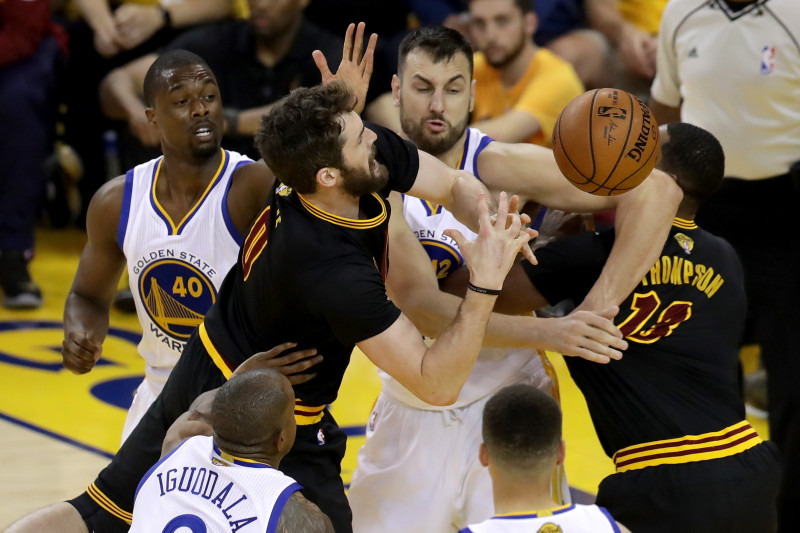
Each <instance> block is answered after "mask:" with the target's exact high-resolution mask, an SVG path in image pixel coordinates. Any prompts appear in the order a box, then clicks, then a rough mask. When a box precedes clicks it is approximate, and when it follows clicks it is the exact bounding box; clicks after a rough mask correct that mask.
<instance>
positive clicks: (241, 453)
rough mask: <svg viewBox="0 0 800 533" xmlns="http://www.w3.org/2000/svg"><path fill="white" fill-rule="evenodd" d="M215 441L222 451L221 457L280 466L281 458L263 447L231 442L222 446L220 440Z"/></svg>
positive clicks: (275, 466)
mask: <svg viewBox="0 0 800 533" xmlns="http://www.w3.org/2000/svg"><path fill="white" fill-rule="evenodd" d="M214 442H215V443H216V444H217V447H218V448H219V451H220V452H221V453H220V457H222V458H223V459H225V460H226V461H230V462H234V461H236V460H238V461H245V462H250V461H253V462H256V463H261V464H265V465H269V466H271V467H272V468H278V464H279V463H280V459H278V458H277V457H273V456H271V455H268V454H266V453H264V450H263V449H257V448H255V447H250V446H237V445H233V444H231V443H227V444H225V445H224V447H223V446H220V442H219V441H218V439H217V438H215V439H214Z"/></svg>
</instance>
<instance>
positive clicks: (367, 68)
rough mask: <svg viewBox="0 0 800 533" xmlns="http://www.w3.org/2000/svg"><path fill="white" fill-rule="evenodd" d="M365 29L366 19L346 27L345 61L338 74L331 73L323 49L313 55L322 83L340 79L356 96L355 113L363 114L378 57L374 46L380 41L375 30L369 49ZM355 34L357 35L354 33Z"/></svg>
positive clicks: (343, 49) (342, 62)
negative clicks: (375, 59) (365, 40)
mask: <svg viewBox="0 0 800 533" xmlns="http://www.w3.org/2000/svg"><path fill="white" fill-rule="evenodd" d="M364 28H365V24H364V23H363V22H359V23H358V27H357V28H356V25H355V24H350V25H349V26H347V32H346V33H345V35H344V46H343V48H342V61H341V63H339V68H338V69H337V70H336V73H335V74H334V73H332V72H331V69H330V68H329V67H328V60H327V59H325V54H323V53H322V52H321V51H320V50H314V51H313V52H312V53H311V55H312V57H313V58H314V63H316V65H317V68H318V69H319V72H320V74H321V75H322V84H323V85H324V84H326V83H330V82H332V81H341V82H343V83H345V84H346V85H347V86H348V87H350V89H351V90H352V91H353V94H355V96H356V106H355V112H356V113H360V112H361V111H362V110H363V109H364V103H365V101H366V99H367V90H368V89H369V79H370V78H371V77H372V64H373V60H374V56H375V45H376V44H377V42H378V34H376V33H373V34H372V35H370V37H369V42H368V43H367V48H366V49H364ZM353 33H355V37H354V36H353Z"/></svg>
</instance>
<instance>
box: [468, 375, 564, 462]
mask: <svg viewBox="0 0 800 533" xmlns="http://www.w3.org/2000/svg"><path fill="white" fill-rule="evenodd" d="M483 442H484V445H485V446H486V451H487V453H488V454H489V457H490V459H491V461H492V463H493V464H494V465H495V466H496V467H497V468H500V469H502V470H503V471H504V472H506V473H507V474H515V473H518V474H519V475H520V476H526V475H529V474H530V473H532V472H540V471H546V470H551V469H552V468H553V465H554V464H555V459H556V456H557V454H558V450H559V445H560V443H561V409H560V408H559V407H558V404H557V403H556V401H555V400H554V399H553V398H551V397H550V396H548V395H547V394H545V393H544V392H542V391H540V390H539V389H537V388H536V387H533V386H531V385H524V384H518V385H511V386H509V387H505V388H503V389H501V390H500V391H498V392H497V393H496V394H495V395H494V396H492V397H491V398H490V399H489V401H488V402H486V406H485V407H484V408H483Z"/></svg>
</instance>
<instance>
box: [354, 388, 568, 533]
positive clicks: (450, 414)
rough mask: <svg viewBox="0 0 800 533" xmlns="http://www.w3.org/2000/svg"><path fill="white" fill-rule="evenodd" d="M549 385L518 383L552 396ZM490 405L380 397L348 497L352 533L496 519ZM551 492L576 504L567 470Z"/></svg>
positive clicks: (435, 532)
mask: <svg viewBox="0 0 800 533" xmlns="http://www.w3.org/2000/svg"><path fill="white" fill-rule="evenodd" d="M553 377H555V375H554V374H553ZM545 378H546V379H541V375H540V376H537V377H533V376H530V377H528V378H527V379H523V380H520V382H523V383H531V384H533V385H535V386H537V387H538V388H540V389H542V390H544V391H546V392H548V393H551V385H552V384H551V382H550V379H549V378H547V376H545ZM489 397H490V395H487V396H485V397H484V398H482V399H480V400H478V401H476V402H473V403H471V404H469V405H467V406H465V407H460V408H457V409H450V410H444V411H426V410H422V409H416V408H412V407H408V406H406V405H403V404H400V403H396V402H394V401H392V400H389V399H388V398H386V397H385V396H384V395H383V394H381V395H380V396H379V397H378V401H377V402H376V403H375V407H374V408H373V410H372V413H371V414H370V418H369V422H368V423H367V429H366V436H367V440H366V443H365V444H364V446H363V447H362V448H361V449H360V450H359V452H358V463H357V466H356V470H355V472H353V478H352V481H351V483H350V490H349V492H348V499H349V500H350V507H351V508H352V510H353V532H354V533H393V532H397V533H400V532H403V533H412V532H420V533H423V532H424V533H451V532H455V531H458V530H459V529H461V528H463V527H466V526H467V525H468V524H475V523H478V522H482V521H484V520H487V519H489V518H490V517H492V516H493V515H494V502H493V498H492V482H491V478H490V477H489V472H488V470H487V469H486V468H484V467H483V466H482V465H481V464H480V461H479V460H478V450H479V447H480V443H481V442H482V440H483V439H482V437H481V420H482V415H483V407H484V405H485V404H486V402H487V401H488V400H489ZM553 487H554V499H555V500H557V501H558V502H559V503H569V502H570V497H569V487H568V485H567V482H566V475H565V473H564V470H563V467H560V468H559V470H558V472H557V473H556V472H554V483H553ZM422 510H424V512H422Z"/></svg>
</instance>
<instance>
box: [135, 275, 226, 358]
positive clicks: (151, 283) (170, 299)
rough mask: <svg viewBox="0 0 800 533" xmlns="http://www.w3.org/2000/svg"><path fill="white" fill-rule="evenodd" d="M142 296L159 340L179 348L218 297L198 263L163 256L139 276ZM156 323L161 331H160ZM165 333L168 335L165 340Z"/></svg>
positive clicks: (151, 326) (152, 329)
mask: <svg viewBox="0 0 800 533" xmlns="http://www.w3.org/2000/svg"><path fill="white" fill-rule="evenodd" d="M139 295H140V296H141V299H142V302H143V303H144V308H145V310H146V311H147V315H148V316H149V317H150V320H151V321H152V324H151V325H150V328H151V331H152V332H153V333H155V334H156V337H158V338H159V340H162V342H164V343H166V344H168V345H170V346H171V347H173V348H175V349H178V350H179V349H181V348H182V346H181V343H183V342H186V340H188V339H189V335H190V334H191V333H192V331H193V330H194V328H196V327H197V326H198V325H200V323H201V322H202V321H203V316H205V314H206V312H207V311H208V309H209V308H210V307H211V305H212V304H213V303H214V300H215V299H216V290H215V289H214V285H213V284H212V283H211V280H209V279H208V277H207V276H206V274H205V273H203V272H202V271H201V270H200V269H198V268H196V267H195V266H194V265H191V264H189V263H186V262H184V261H181V260H179V259H161V260H158V261H155V262H153V263H151V264H150V265H148V266H147V268H145V269H144V270H143V271H142V273H141V274H140V275H139ZM153 324H155V325H153ZM156 326H157V328H158V329H159V330H160V331H156V329H155V328H156ZM162 334H165V335H164V337H163V339H162ZM170 339H171V340H174V341H178V342H177V343H176V342H170Z"/></svg>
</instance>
